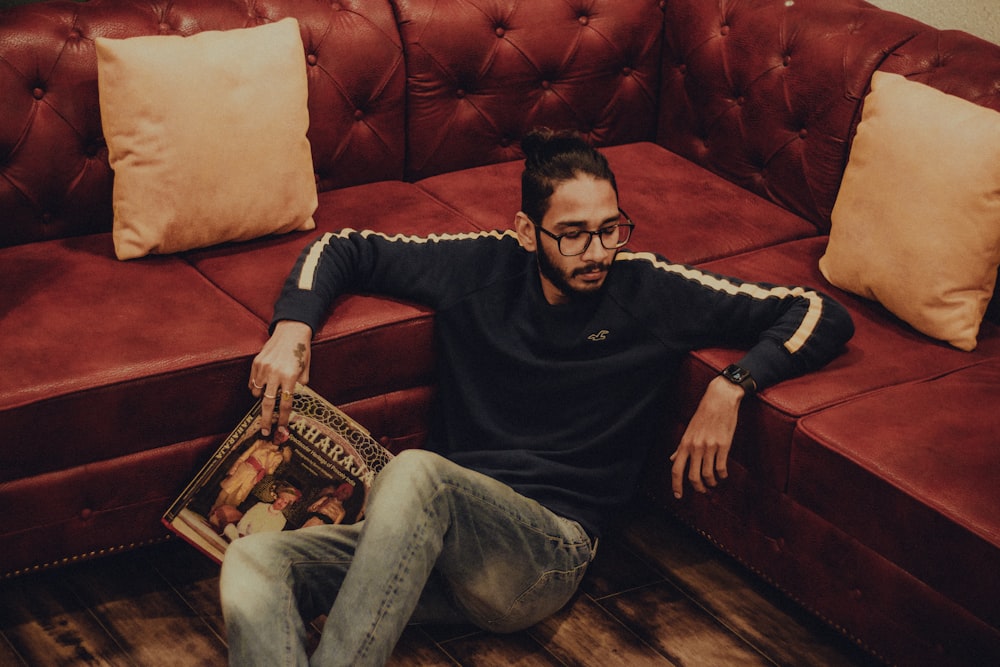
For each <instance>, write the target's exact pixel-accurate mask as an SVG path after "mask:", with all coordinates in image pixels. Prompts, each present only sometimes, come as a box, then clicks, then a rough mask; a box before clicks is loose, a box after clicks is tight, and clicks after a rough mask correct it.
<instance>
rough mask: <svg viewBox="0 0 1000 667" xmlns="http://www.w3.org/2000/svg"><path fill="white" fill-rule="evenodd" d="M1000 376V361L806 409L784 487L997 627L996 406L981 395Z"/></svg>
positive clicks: (999, 468) (999, 452) (999, 489)
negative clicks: (818, 408) (810, 411)
mask: <svg viewBox="0 0 1000 667" xmlns="http://www.w3.org/2000/svg"><path fill="white" fill-rule="evenodd" d="M998 384H1000V359H996V358H995V359H990V360H986V361H982V362H980V363H976V364H973V365H970V366H968V367H966V368H961V369H958V370H955V371H954V372H950V373H944V374H940V375H938V376H935V377H927V378H925V379H920V380H918V381H914V382H911V383H907V384H901V385H898V386H895V387H889V388H887V389H884V390H881V391H876V392H873V393H871V394H869V395H867V396H862V397H860V398H857V399H855V400H852V401H849V402H847V403H844V404H842V405H839V406H835V407H831V408H829V409H827V410H823V411H821V412H818V413H817V414H814V415H811V416H809V417H807V418H805V419H803V420H802V423H801V425H800V427H799V428H798V430H797V431H796V433H795V437H794V441H793V449H792V457H791V472H790V483H789V488H788V492H789V495H790V496H791V497H792V498H793V499H794V500H796V501H797V502H799V503H801V504H803V505H804V506H805V507H807V508H809V509H811V510H812V511H814V512H816V513H817V514H818V515H820V516H822V517H823V518H825V519H827V520H828V521H830V523H832V524H834V525H836V526H838V527H839V528H841V529H842V530H844V531H845V532H846V533H848V534H850V535H853V536H855V538H856V539H858V540H860V541H861V542H863V543H864V544H866V545H867V546H869V547H870V548H872V549H874V550H875V551H877V552H879V553H881V554H882V555H883V556H885V557H886V558H888V559H890V560H892V561H893V562H896V563H899V564H900V565H902V566H903V567H904V568H906V569H907V570H909V571H910V572H911V573H913V574H915V575H916V576H917V577H918V578H920V579H922V580H923V581H925V582H927V583H928V584H930V585H931V586H932V587H934V588H936V589H938V590H941V591H943V592H944V593H945V594H947V595H949V596H951V597H953V598H954V599H955V600H957V601H959V602H960V603H961V604H963V605H964V606H966V607H967V608H969V609H970V610H972V611H973V612H975V613H976V614H978V615H980V616H981V617H982V618H984V619H985V620H987V621H988V622H990V623H992V624H993V625H994V626H1000V607H998V606H997V604H996V600H997V594H998V593H1000V590H998V588H997V585H996V581H997V580H996V577H992V576H989V575H988V574H987V573H991V572H997V571H1000V518H998V515H997V512H996V508H997V507H1000V484H997V478H998V472H1000V449H998V448H997V433H1000V411H998V410H997V406H996V405H994V404H992V403H991V402H990V401H984V400H983V397H984V396H986V395H988V394H989V393H990V392H992V391H995V388H996V387H997V385H998ZM920 415H928V416H929V417H928V418H927V419H921V418H920V417H919V416H920ZM931 415H932V416H933V417H930V416H931ZM955 573H961V575H960V576H954V574H955ZM970 573H981V574H982V575H983V576H981V577H977V576H969V574H970Z"/></svg>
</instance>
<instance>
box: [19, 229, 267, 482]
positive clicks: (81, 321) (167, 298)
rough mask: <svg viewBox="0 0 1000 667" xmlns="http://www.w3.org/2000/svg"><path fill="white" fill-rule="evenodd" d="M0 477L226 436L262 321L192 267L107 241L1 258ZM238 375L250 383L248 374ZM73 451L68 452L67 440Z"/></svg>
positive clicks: (74, 242)
mask: <svg viewBox="0 0 1000 667" xmlns="http://www.w3.org/2000/svg"><path fill="white" fill-rule="evenodd" d="M0 265H2V266H3V267H4V274H5V277H6V279H7V280H8V281H9V282H10V284H12V285H17V289H12V290H5V291H4V292H3V295H2V296H0V317H2V321H3V325H2V326H3V332H4V340H5V341H7V343H9V344H7V343H5V344H4V345H3V346H0V368H3V369H4V378H3V380H4V390H3V392H0V423H2V424H3V425H4V428H3V431H4V437H5V439H6V441H7V442H10V443H16V444H17V446H16V447H13V446H12V447H6V448H3V450H2V453H0V482H3V481H6V480H10V479H16V478H20V477H26V476H30V475H37V474H40V473H43V472H49V471H52V470H60V469H64V468H69V467H72V466H76V465H81V464H84V463H89V462H93V461H100V460H102V459H108V458H112V457H116V456H124V455H128V454H132V453H133V452H135V451H137V449H139V448H143V449H145V448H150V447H158V446H161V445H165V444H171V443H175V442H181V441H184V440H189V439H191V438H193V437H196V436H197V435H201V434H204V433H206V432H224V431H226V430H228V429H229V428H230V427H231V424H232V423H233V420H234V419H237V418H238V417H239V416H240V415H241V412H242V411H245V409H246V405H245V397H242V396H241V397H239V398H241V399H243V400H242V401H239V400H236V398H235V397H234V396H233V395H232V393H233V392H232V391H231V387H232V386H234V385H233V383H234V382H235V381H236V379H237V378H241V379H242V377H243V376H244V375H245V374H246V368H247V367H248V361H249V358H250V357H251V356H252V354H253V353H254V352H255V351H256V350H257V349H259V347H260V346H261V344H262V343H263V341H264V335H265V324H264V322H262V321H261V320H260V319H258V318H256V317H254V316H253V315H252V314H250V313H248V312H247V311H246V309H244V308H243V307H241V306H240V305H239V304H237V303H235V302H234V301H233V300H232V299H230V298H228V297H227V296H226V295H225V294H224V293H222V292H221V291H219V290H218V289H217V288H216V287H215V286H213V285H212V284H211V283H209V282H208V281H206V280H205V278H204V277H203V276H202V275H201V274H199V273H198V272H197V271H196V270H194V269H193V268H192V267H191V266H190V265H189V264H187V263H186V262H184V261H182V260H180V259H178V258H176V257H150V258H147V259H144V260H141V261H139V262H133V263H123V262H119V261H117V260H116V259H115V257H114V254H113V247H112V242H111V237H110V235H109V234H101V235H95V236H86V237H79V238H76V239H67V240H63V241H52V242H45V243H33V244H28V245H22V246H14V247H11V248H5V249H3V250H0ZM244 381H245V380H244ZM70 443H71V444H70Z"/></svg>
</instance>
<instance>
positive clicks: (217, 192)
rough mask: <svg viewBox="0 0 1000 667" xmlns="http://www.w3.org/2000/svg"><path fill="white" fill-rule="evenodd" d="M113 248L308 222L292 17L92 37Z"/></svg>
mask: <svg viewBox="0 0 1000 667" xmlns="http://www.w3.org/2000/svg"><path fill="white" fill-rule="evenodd" d="M97 65H98V93H99V100H100V108H101V119H102V123H103V127H104V136H105V139H106V141H107V144H108V152H109V158H110V162H111V167H112V169H113V170H114V174H115V179H114V192H113V202H114V227H113V233H112V237H113V239H114V245H115V254H116V255H117V256H118V258H119V259H131V258H135V257H142V256H144V255H146V254H149V253H160V254H163V253H173V252H178V251H182V250H188V249H191V248H201V247H205V246H210V245H215V244H217V243H222V242H225V241H245V240H249V239H252V238H256V237H259V236H263V235H266V234H272V233H281V232H289V231H292V230H308V229H314V228H315V223H314V222H313V219H312V215H313V213H314V212H315V210H316V203H317V197H316V182H315V177H314V174H313V164H312V154H311V150H310V146H309V141H308V139H307V138H306V131H307V130H308V127H309V112H308V108H307V97H308V85H307V80H306V63H305V56H304V50H303V46H302V38H301V36H300V34H299V26H298V22H297V21H296V20H295V19H291V18H289V19H284V20H282V21H278V22H276V23H271V24H266V25H261V26H257V27H253V28H243V29H236V30H228V31H207V32H201V33H197V34H194V35H192V36H190V37H180V36H173V35H170V36H149V37H133V38H130V39H106V38H98V39H97Z"/></svg>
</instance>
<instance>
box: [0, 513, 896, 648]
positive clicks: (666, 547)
mask: <svg viewBox="0 0 1000 667" xmlns="http://www.w3.org/2000/svg"><path fill="white" fill-rule="evenodd" d="M217 587H218V567H217V566H216V565H214V564H213V563H212V562H211V561H210V560H208V559H207V558H205V557H204V556H202V555H201V554H200V553H198V552H197V551H195V550H194V549H193V548H192V547H190V546H188V545H187V544H185V543H182V542H180V541H177V540H174V541H168V542H165V543H163V544H160V545H156V546H152V547H146V548H143V549H139V550H137V551H134V552H131V553H126V554H119V555H114V556H108V557H105V558H101V559H98V560H94V561H89V562H84V563H77V564H75V565H72V566H68V567H65V568H61V569H57V570H52V571H48V572H42V573H38V574H35V575H31V576H27V577H21V578H17V579H11V580H7V581H4V582H0V665H3V666H7V665H32V666H34V665H42V666H45V667H48V666H50V665H115V666H117V665H123V666H143V667H144V666H151V667H159V666H161V665H163V666H178V667H187V666H193V665H206V666H215V665H225V664H226V643H225V628H224V625H223V622H222V615H221V610H220V608H219V599H218V589H217ZM313 634H314V637H313V639H314V640H315V636H316V633H315V632H314V633H313ZM878 664H879V663H878V662H877V661H876V660H874V659H873V658H872V657H871V656H869V655H867V654H865V653H864V652H862V651H861V650H860V649H858V648H857V647H855V646H854V645H853V644H851V643H850V642H849V641H847V640H846V639H844V638H842V637H841V636H840V635H838V634H836V633H834V632H832V631H831V630H829V629H827V628H826V627H825V626H823V625H822V624H820V623H819V622H818V621H816V620H815V619H814V618H812V617H811V616H809V615H808V614H805V613H803V612H802V611H801V610H800V609H798V608H797V607H795V606H794V605H793V604H792V603H790V602H789V601H788V600H786V599H785V598H784V597H782V596H780V595H779V594H777V593H775V592H774V591H773V590H772V589H770V588H769V587H767V586H766V585H764V584H763V583H761V582H760V581H758V580H757V579H755V578H754V577H753V575H751V574H749V573H748V572H746V571H745V570H744V569H742V568H741V567H740V566H739V565H738V564H736V563H734V562H732V561H731V560H730V559H728V558H727V557H726V556H724V555H722V554H720V553H719V552H718V551H717V550H715V549H714V547H712V546H711V545H709V544H707V543H706V542H705V541H704V540H702V538H701V537H699V536H698V535H696V534H693V533H691V532H690V531H688V530H687V529H686V528H684V527H683V526H679V525H677V524H676V523H674V522H673V521H672V520H670V519H668V518H664V517H661V516H654V515H644V514H636V515H634V516H633V517H631V518H630V519H629V521H628V524H627V525H626V528H625V530H624V531H623V535H621V536H620V537H618V538H617V539H614V540H604V541H602V543H601V545H600V548H599V551H598V556H597V558H596V559H595V561H594V564H593V565H592V567H591V571H590V572H589V573H588V574H587V577H586V579H585V582H584V585H583V587H582V589H581V592H580V594H579V595H578V596H577V597H576V599H575V600H574V601H573V603H572V604H570V605H569V606H568V607H567V608H566V609H564V610H563V611H562V612H560V613H558V614H556V615H555V616H553V617H552V618H549V619H547V620H546V621H544V622H542V623H540V624H538V625H536V626H534V627H532V628H530V629H528V630H526V631H524V632H520V633H516V634H512V635H492V634H488V633H484V632H480V631H478V630H476V629H475V628H469V627H418V626H411V627H410V628H408V629H407V631H406V632H405V634H404V635H403V638H402V640H401V641H400V643H399V645H398V646H397V648H396V651H395V652H394V654H393V656H392V660H391V662H390V665H393V666H394V667H432V666H433V667H436V666H447V667H455V666H459V667H492V666H494V665H495V666H498V667H499V666H503V667H506V666H508V665H518V666H522V667H546V666H559V665H574V666H586V667H590V666H593V667H598V666H600V667H608V666H617V665H622V666H628V667H643V666H647V665H648V666H650V667H669V666H671V665H675V666H687V667H700V666H705V667H709V666H711V667H726V666H729V665H733V666H735V665H739V666H741V667H743V666H751V667H752V666H755V665H771V666H775V665H787V666H799V665H810V666H811V665H822V666H824V667H875V666H876V665H878Z"/></svg>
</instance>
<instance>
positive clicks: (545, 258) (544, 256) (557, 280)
mask: <svg viewBox="0 0 1000 667" xmlns="http://www.w3.org/2000/svg"><path fill="white" fill-rule="evenodd" d="M592 243H599V241H597V240H593V241H592ZM535 247H536V248H537V249H538V251H537V252H536V253H535V256H536V257H537V258H538V270H539V271H541V273H542V275H543V276H545V278H547V279H548V281H549V282H550V283H552V285H553V286H554V287H555V288H556V289H557V290H559V291H560V292H561V293H562V294H563V295H564V296H565V297H566V298H568V299H579V298H584V297H589V296H591V295H593V294H595V293H596V292H599V291H600V289H599V288H598V289H594V290H578V289H576V288H574V287H573V286H572V285H571V284H570V282H569V281H570V279H571V278H573V277H574V276H576V275H577V274H580V273H586V272H587V271H589V270H593V269H595V268H599V269H602V270H603V271H605V273H606V272H607V271H608V269H609V268H610V264H600V263H597V262H591V263H589V264H586V265H584V266H582V267H579V268H577V269H574V270H573V271H570V272H568V273H567V272H565V271H562V270H560V268H559V267H558V266H556V265H555V263H554V262H553V261H552V259H551V258H550V257H549V254H548V252H547V251H546V250H545V247H544V246H543V245H542V234H541V232H539V231H538V230H537V229H536V230H535ZM557 252H558V251H557ZM601 285H602V286H603V285H604V283H603V282H602V283H601Z"/></svg>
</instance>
